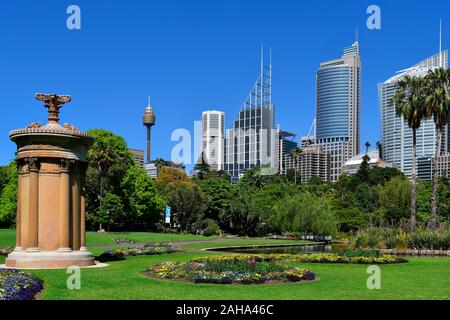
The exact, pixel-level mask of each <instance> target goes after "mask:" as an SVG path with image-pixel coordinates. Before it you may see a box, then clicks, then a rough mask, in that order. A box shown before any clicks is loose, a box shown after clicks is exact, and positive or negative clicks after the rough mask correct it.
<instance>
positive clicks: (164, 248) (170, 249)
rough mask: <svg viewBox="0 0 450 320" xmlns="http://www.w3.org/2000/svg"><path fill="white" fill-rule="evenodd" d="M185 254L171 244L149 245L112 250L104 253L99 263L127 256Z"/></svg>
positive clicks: (99, 258)
mask: <svg viewBox="0 0 450 320" xmlns="http://www.w3.org/2000/svg"><path fill="white" fill-rule="evenodd" d="M177 252H183V249H181V248H178V247H174V246H172V245H170V244H159V243H156V244H147V245H145V246H143V247H130V248H126V249H110V250H106V251H105V252H103V253H102V254H101V255H100V256H99V257H98V260H99V261H103V262H104V261H111V260H123V259H125V258H126V257H127V256H149V255H155V254H168V253H177Z"/></svg>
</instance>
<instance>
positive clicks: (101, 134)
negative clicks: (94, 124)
mask: <svg viewBox="0 0 450 320" xmlns="http://www.w3.org/2000/svg"><path fill="white" fill-rule="evenodd" d="M87 134H89V135H90V136H92V137H94V139H95V141H94V143H93V145H92V146H91V147H90V148H89V150H88V159H89V165H90V166H91V167H92V168H93V169H95V170H96V171H97V173H98V176H99V179H100V184H99V189H98V201H99V206H101V202H102V198H103V192H104V181H105V179H106V178H107V177H108V176H109V173H110V171H111V169H112V168H114V167H116V168H117V166H118V165H120V166H121V167H122V169H121V171H122V173H123V171H124V170H125V171H126V169H128V167H129V166H131V165H133V160H132V157H131V154H130V152H129V151H128V149H127V144H126V142H125V140H124V139H123V138H122V137H120V136H117V135H115V134H113V133H112V132H111V131H108V130H104V129H92V130H89V131H87ZM112 177H118V175H117V174H114V175H112ZM88 181H89V179H88ZM115 185H119V183H115Z"/></svg>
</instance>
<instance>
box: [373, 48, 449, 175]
mask: <svg viewBox="0 0 450 320" xmlns="http://www.w3.org/2000/svg"><path fill="white" fill-rule="evenodd" d="M439 66H443V67H444V68H448V51H442V52H441V53H440V54H439V53H438V54H436V55H433V56H431V57H429V58H428V59H425V60H423V61H421V62H419V63H418V64H416V65H415V66H412V67H410V68H407V69H404V70H401V71H399V72H397V74H396V75H395V76H393V77H391V78H390V79H388V80H387V81H385V82H384V83H382V84H379V85H378V99H379V108H380V116H381V138H382V143H381V145H382V154H383V157H384V159H385V160H386V161H387V162H390V163H392V164H394V165H395V166H396V167H397V168H399V169H400V170H401V171H403V173H405V175H406V176H408V177H411V175H412V129H410V128H409V126H408V123H407V122H406V121H405V120H404V119H403V117H398V116H397V115H396V111H395V105H394V103H393V101H392V99H393V97H394V96H395V92H396V86H397V82H398V81H399V80H401V79H403V78H404V77H405V76H410V77H413V76H419V77H423V76H425V75H426V74H427V72H428V71H429V70H430V69H433V68H437V67H439ZM435 137H436V130H435V125H434V121H433V119H432V118H431V119H427V120H423V121H422V124H421V126H420V128H419V129H417V143H416V148H417V149H416V158H417V165H418V168H417V170H418V176H419V177H422V178H425V177H428V176H431V171H430V170H431V167H429V166H430V163H431V158H432V157H433V156H434V154H435V148H436V146H435ZM442 139H443V140H442V144H441V146H442V149H441V152H443V153H444V154H446V153H447V152H448V147H449V146H448V143H449V139H448V128H447V129H446V130H445V132H444V133H443V134H442ZM427 159H428V160H427ZM427 161H428V164H427Z"/></svg>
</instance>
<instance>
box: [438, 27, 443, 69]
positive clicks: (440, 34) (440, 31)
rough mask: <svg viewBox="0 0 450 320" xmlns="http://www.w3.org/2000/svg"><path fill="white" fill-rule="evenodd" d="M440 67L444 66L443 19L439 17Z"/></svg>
mask: <svg viewBox="0 0 450 320" xmlns="http://www.w3.org/2000/svg"><path fill="white" fill-rule="evenodd" d="M439 67H441V68H443V67H444V66H443V65H442V19H439Z"/></svg>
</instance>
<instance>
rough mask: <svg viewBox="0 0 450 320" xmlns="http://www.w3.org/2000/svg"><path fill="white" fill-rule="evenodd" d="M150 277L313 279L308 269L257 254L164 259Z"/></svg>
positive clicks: (206, 280)
mask: <svg viewBox="0 0 450 320" xmlns="http://www.w3.org/2000/svg"><path fill="white" fill-rule="evenodd" d="M146 273H147V274H148V275H150V276H152V277H156V278H162V279H172V280H187V281H191V282H194V283H214V284H232V283H235V284H262V283H286V282H299V281H312V280H316V275H315V274H314V273H313V272H311V271H310V270H308V269H300V268H293V267H288V266H285V265H282V264H280V263H278V262H275V261H264V260H263V259H262V258H260V257H251V256H244V255H238V256H235V255H227V256H212V257H202V258H197V259H194V260H191V261H188V262H163V263H159V264H157V265H154V266H152V267H149V268H148V269H147V270H146Z"/></svg>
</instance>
